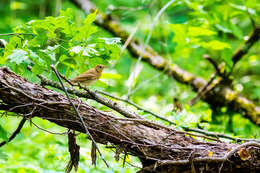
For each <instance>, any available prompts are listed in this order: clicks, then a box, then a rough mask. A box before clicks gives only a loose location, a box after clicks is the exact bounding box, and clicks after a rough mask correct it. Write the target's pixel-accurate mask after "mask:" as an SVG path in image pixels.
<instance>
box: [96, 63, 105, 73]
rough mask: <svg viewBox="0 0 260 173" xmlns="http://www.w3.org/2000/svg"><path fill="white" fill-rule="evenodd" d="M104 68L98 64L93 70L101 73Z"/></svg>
mask: <svg viewBox="0 0 260 173" xmlns="http://www.w3.org/2000/svg"><path fill="white" fill-rule="evenodd" d="M104 68H105V66H104V65H102V64H98V65H97V66H96V67H95V69H96V71H97V72H99V73H101V72H102V71H103V70H104Z"/></svg>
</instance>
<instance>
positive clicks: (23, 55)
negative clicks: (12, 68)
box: [6, 49, 28, 64]
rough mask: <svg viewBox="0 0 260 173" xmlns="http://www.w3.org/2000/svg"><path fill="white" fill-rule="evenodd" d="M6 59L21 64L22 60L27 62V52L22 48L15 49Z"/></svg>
mask: <svg viewBox="0 0 260 173" xmlns="http://www.w3.org/2000/svg"><path fill="white" fill-rule="evenodd" d="M6 59H7V60H9V61H10V62H15V63H16V64H21V63H22V62H28V53H27V52H26V51H24V50H22V49H15V50H13V53H12V54H11V55H9V56H8V57H7V58H6Z"/></svg>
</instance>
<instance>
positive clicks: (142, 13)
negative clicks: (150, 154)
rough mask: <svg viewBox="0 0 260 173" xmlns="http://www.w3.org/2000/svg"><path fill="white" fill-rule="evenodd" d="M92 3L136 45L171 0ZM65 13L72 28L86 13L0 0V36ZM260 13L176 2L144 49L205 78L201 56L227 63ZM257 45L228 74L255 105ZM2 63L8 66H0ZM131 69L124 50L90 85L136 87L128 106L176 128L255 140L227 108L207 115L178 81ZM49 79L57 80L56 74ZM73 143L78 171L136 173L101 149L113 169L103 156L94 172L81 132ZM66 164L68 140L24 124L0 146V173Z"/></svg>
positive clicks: (251, 3)
mask: <svg viewBox="0 0 260 173" xmlns="http://www.w3.org/2000/svg"><path fill="white" fill-rule="evenodd" d="M92 2H93V3H94V4H96V6H97V8H98V10H100V11H102V12H104V13H106V14H109V15H112V16H113V17H115V18H116V19H117V20H118V21H119V22H120V26H121V27H122V28H124V29H125V30H127V31H128V32H129V33H131V32H133V30H134V29H135V27H136V26H137V27H138V28H137V32H136V33H135V37H136V38H138V40H140V42H145V39H146V38H147V35H148V34H149V32H150V30H151V26H152V23H153V20H154V18H155V16H156V14H157V13H158V11H159V10H160V9H161V8H162V7H163V6H164V5H165V4H166V3H167V2H168V1H166V0H161V1H157V0H131V1H125V0H106V1H102V0H93V1H92ZM68 8H71V9H72V11H73V12H74V13H75V18H74V20H75V22H76V24H78V25H81V24H82V23H83V21H84V20H85V18H86V15H85V14H84V13H83V12H82V11H81V10H80V9H78V8H77V7H75V6H74V5H73V4H72V3H71V2H69V1H67V0H63V1H62V0H38V1H31V0H20V1H15V0H1V1H0V13H1V18H0V33H1V34H4V33H12V32H13V28H14V27H16V26H19V25H22V24H24V23H27V22H29V21H31V20H35V19H37V20H39V19H43V18H44V17H46V16H58V15H59V11H60V9H63V10H66V9H68ZM259 13H260V3H259V1H257V0H215V1H212V0H182V1H176V2H175V3H173V4H172V5H171V6H170V7H169V8H168V9H167V10H166V11H165V12H164V13H163V15H162V16H161V17H160V20H159V21H158V22H157V23H156V24H155V28H154V30H153V33H152V36H151V39H150V42H149V45H150V46H151V47H152V48H154V50H156V51H157V52H158V53H159V54H160V55H162V56H163V57H164V58H166V59H167V60H168V61H169V62H170V63H176V64H178V65H179V66H180V67H182V68H183V69H185V70H187V71H189V72H191V73H193V74H195V75H197V76H200V77H202V78H204V79H209V77H210V75H211V74H212V73H213V72H214V68H213V67H212V65H210V64H209V62H208V61H206V60H204V59H203V58H202V57H203V55H204V54H209V55H210V56H211V57H212V58H213V59H214V60H216V61H217V62H219V63H220V62H222V61H224V62H225V63H226V64H228V65H232V64H231V63H232V62H231V56H232V54H233V53H234V51H235V50H236V49H237V48H238V47H239V46H240V45H241V44H242V43H243V41H244V39H245V38H246V37H247V36H248V34H249V33H250V32H251V31H252V30H253V25H252V21H251V20H254V21H255V23H256V24H258V25H259V24H260V17H259ZM97 35H98V36H100V37H112V36H111V35H110V34H109V33H108V32H106V31H104V30H103V29H101V28H98V33H97ZM10 38H11V37H10V36H0V39H5V40H6V41H7V42H8V41H9V39H10ZM259 47H260V43H259V41H258V42H257V43H256V44H255V45H254V46H253V47H252V48H251V49H250V51H249V53H248V54H246V55H245V57H244V58H243V59H242V60H241V61H240V62H239V63H238V64H237V65H236V68H235V70H234V73H233V77H234V88H235V90H236V91H237V92H240V93H241V94H242V95H243V96H245V97H247V98H248V99H250V100H253V101H254V102H255V103H256V104H258V105H259V103H260V57H259V56H260V49H259ZM3 51H4V50H3V49H0V56H3V54H4V53H3ZM3 65H6V64H2V65H1V66H3ZM135 65H136V59H135V58H132V57H131V55H130V54H129V53H128V52H127V50H125V51H124V52H122V54H121V56H120V58H119V59H112V60H111V61H109V66H108V68H107V69H106V70H105V72H104V75H103V76H102V78H101V81H102V82H98V83H97V84H96V85H94V86H93V87H92V88H93V89H100V90H104V91H106V92H109V93H111V94H113V95H116V96H120V97H123V98H125V97H126V95H127V93H128V89H129V87H130V85H131V84H133V85H132V91H134V92H133V93H132V95H131V100H132V101H133V102H135V103H137V104H139V105H142V106H143V107H144V108H146V109H149V110H151V111H154V112H156V113H158V114H160V115H162V116H165V117H167V118H168V119H170V120H172V121H175V122H176V123H177V124H181V125H185V126H189V127H197V128H202V129H207V130H210V131H215V132H221V133H225V134H229V135H232V136H235V137H244V138H259V136H260V128H259V127H257V126H256V125H254V124H253V123H251V122H250V121H249V120H248V119H245V118H244V117H243V116H242V115H240V114H239V113H236V112H232V111H229V110H228V109H227V108H225V107H222V108H220V109H217V110H212V109H211V108H210V106H209V105H208V104H207V103H205V102H202V101H198V102H197V103H196V104H195V105H194V106H192V107H190V106H189V105H188V102H189V100H191V99H192V98H193V97H194V96H195V95H196V93H194V92H193V91H192V90H191V87H190V86H187V85H183V84H180V83H178V82H176V81H175V80H174V79H171V78H169V77H168V76H166V75H164V74H162V73H161V72H158V71H157V70H155V69H153V68H152V67H150V66H149V65H148V64H146V63H141V64H139V66H138V68H137V69H138V73H137V76H136V78H135V79H134V81H133V82H131V79H132V78H131V77H130V75H131V72H132V71H133V70H134V69H135V67H136V66H135ZM90 66H91V65H89V66H86V67H84V68H83V67H79V68H75V69H74V70H73V71H71V72H70V73H68V75H69V76H70V75H72V76H73V75H74V76H75V75H76V74H79V73H80V72H82V71H83V70H85V69H86V68H89V67H90ZM75 67H77V66H75ZM226 68H227V70H229V69H228V66H227V67H226ZM18 73H19V72H18ZM20 75H23V76H24V77H27V78H29V80H30V75H25V74H24V73H21V74H20ZM31 80H32V79H31ZM53 80H55V79H54V76H53ZM35 82H37V80H35ZM38 82H39V81H38ZM173 98H178V100H179V102H180V103H181V105H182V107H183V110H182V111H180V112H178V113H176V112H174V111H172V109H173ZM87 102H88V103H89V104H91V105H93V106H96V107H98V108H99V109H104V110H107V108H106V107H104V106H102V105H99V104H97V103H95V102H94V101H87ZM121 104H122V105H124V106H126V107H127V108H129V109H131V110H134V111H136V112H138V113H139V114H141V115H143V116H144V117H146V118H148V119H151V120H156V121H160V120H159V119H156V118H154V117H153V116H151V115H149V114H146V113H144V112H142V111H139V110H136V109H135V108H134V107H131V106H129V105H127V104H125V103H121ZM8 115H9V116H5V115H4V116H2V117H1V118H0V125H1V126H0V127H1V129H4V130H3V131H5V132H7V135H8V136H9V135H10V134H11V133H12V132H13V131H14V130H15V129H16V127H17V125H18V122H19V120H20V118H17V117H16V116H15V115H14V114H8ZM33 122H34V123H36V124H38V125H39V126H40V127H42V128H44V129H48V130H49V131H53V132H65V131H66V129H65V128H62V127H59V126H57V125H55V124H53V123H50V122H48V121H46V120H41V119H38V118H33ZM161 123H165V122H163V121H162V122H161ZM165 124H167V123H165ZM1 129H0V130H1ZM5 132H3V133H1V134H2V138H4V136H3V135H4V134H5ZM77 139H78V140H77V141H78V143H79V144H80V147H81V150H80V154H81V155H80V156H81V157H80V165H79V170H78V172H93V173H94V172H136V171H137V170H138V168H135V167H133V166H131V165H129V164H126V165H125V167H124V168H123V167H122V160H120V161H119V162H116V161H115V159H114V157H113V155H114V153H113V152H112V151H111V150H110V149H106V148H105V147H104V146H101V145H100V146H101V149H102V152H103V153H104V155H105V159H106V160H107V161H108V162H109V164H110V165H111V166H112V168H113V169H110V170H107V168H106V167H105V165H104V164H103V162H102V160H100V159H98V161H97V167H96V168H95V167H94V166H92V165H91V157H90V150H91V147H90V144H91V143H90V142H89V140H86V138H85V135H82V134H81V135H79V136H78V137H77ZM68 161H69V153H68V149H67V136H66V135H53V134H50V133H47V132H45V131H42V130H40V129H38V128H36V127H35V126H34V125H30V124H29V123H28V122H27V123H26V125H25V127H24V128H23V129H22V131H21V133H20V134H19V135H18V136H17V137H16V138H15V139H14V140H13V141H12V142H11V143H9V144H7V145H5V146H3V147H1V148H0V170H1V172H7V173H9V172H10V173H12V172H15V173H16V172H17V173H27V172H44V173H45V172H46V173H56V172H64V168H65V167H66V164H67V162H68ZM127 161H128V162H131V163H132V164H133V165H136V166H139V167H140V166H141V165H140V163H139V161H138V159H136V158H134V157H131V156H129V158H127Z"/></svg>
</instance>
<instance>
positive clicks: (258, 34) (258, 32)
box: [227, 26, 260, 76]
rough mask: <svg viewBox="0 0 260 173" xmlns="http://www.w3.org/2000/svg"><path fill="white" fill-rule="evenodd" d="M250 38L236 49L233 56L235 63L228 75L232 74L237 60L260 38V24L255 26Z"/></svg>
mask: <svg viewBox="0 0 260 173" xmlns="http://www.w3.org/2000/svg"><path fill="white" fill-rule="evenodd" d="M248 37H249V38H248V39H247V40H246V41H245V42H244V43H243V44H242V45H241V46H240V47H239V48H238V49H237V50H236V51H235V53H234V55H233V56H232V61H233V65H232V67H231V70H230V72H229V73H228V75H227V76H229V75H231V74H232V72H233V70H234V67H235V65H236V64H237V62H238V61H239V60H240V59H242V57H243V56H244V55H245V54H247V52H248V51H249V49H250V48H251V47H252V46H253V45H254V44H255V43H256V42H257V41H258V40H259V39H260V26H254V29H253V31H252V32H251V33H250V34H249V36H248Z"/></svg>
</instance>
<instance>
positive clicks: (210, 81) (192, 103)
mask: <svg viewBox="0 0 260 173" xmlns="http://www.w3.org/2000/svg"><path fill="white" fill-rule="evenodd" d="M216 74H217V73H214V74H213V75H212V76H211V77H210V79H209V81H208V82H207V84H206V85H204V86H203V87H201V88H200V89H199V91H197V94H196V96H195V97H194V98H192V99H191V100H190V101H189V105H190V106H192V105H194V104H195V103H196V101H197V100H198V99H200V98H201V97H203V95H205V94H206V93H207V92H208V91H209V90H206V89H207V88H208V87H209V85H211V83H212V82H213V81H214V79H215V78H216V76H217V75H216Z"/></svg>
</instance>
